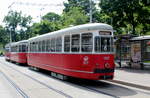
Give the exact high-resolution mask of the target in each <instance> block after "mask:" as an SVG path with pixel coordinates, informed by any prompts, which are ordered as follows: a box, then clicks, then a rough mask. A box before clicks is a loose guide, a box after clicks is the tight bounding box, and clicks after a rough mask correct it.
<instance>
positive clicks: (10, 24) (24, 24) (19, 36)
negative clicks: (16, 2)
mask: <svg viewBox="0 0 150 98" xmlns="http://www.w3.org/2000/svg"><path fill="white" fill-rule="evenodd" d="M31 19H32V18H31V16H23V15H22V13H21V12H16V11H9V12H8V14H7V16H5V18H4V22H5V24H6V27H5V28H6V29H7V31H8V32H11V34H12V41H18V40H23V39H27V35H26V30H27V28H29V24H30V23H31ZM18 28H20V30H18Z"/></svg>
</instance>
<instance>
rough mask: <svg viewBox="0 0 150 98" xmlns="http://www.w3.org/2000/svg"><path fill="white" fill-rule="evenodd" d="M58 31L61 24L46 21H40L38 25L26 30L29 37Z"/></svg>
mask: <svg viewBox="0 0 150 98" xmlns="http://www.w3.org/2000/svg"><path fill="white" fill-rule="evenodd" d="M59 29H61V24H60V23H59V22H50V21H48V20H42V21H41V22H40V23H34V24H33V25H32V26H31V27H30V29H29V30H28V33H29V34H30V37H33V36H36V35H41V34H45V33H48V32H53V31H56V30H59Z"/></svg>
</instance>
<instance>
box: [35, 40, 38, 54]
mask: <svg viewBox="0 0 150 98" xmlns="http://www.w3.org/2000/svg"><path fill="white" fill-rule="evenodd" d="M37 51H38V42H35V52H37Z"/></svg>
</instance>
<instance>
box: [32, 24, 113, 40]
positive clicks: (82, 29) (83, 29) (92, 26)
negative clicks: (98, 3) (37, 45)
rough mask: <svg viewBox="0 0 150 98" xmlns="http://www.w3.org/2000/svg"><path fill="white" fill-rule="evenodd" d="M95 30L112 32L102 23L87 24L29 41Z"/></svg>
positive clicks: (110, 27)
mask: <svg viewBox="0 0 150 98" xmlns="http://www.w3.org/2000/svg"><path fill="white" fill-rule="evenodd" d="M95 30H102V31H105V30H108V31H112V30H113V28H112V26H110V25H108V24H104V23H89V24H83V25H78V26H73V27H69V28H65V29H62V30H58V31H54V32H49V33H47V34H43V35H39V36H36V37H33V38H30V39H29V41H32V40H42V39H43V38H44V39H48V38H50V37H55V36H62V35H65V34H77V33H80V32H83V33H84V32H85V33H87V32H88V31H95Z"/></svg>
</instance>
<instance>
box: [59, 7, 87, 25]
mask: <svg viewBox="0 0 150 98" xmlns="http://www.w3.org/2000/svg"><path fill="white" fill-rule="evenodd" d="M87 21H88V17H87V16H86V15H85V12H84V11H83V10H82V8H79V7H72V8H70V10H69V11H68V12H64V13H63V15H62V18H61V23H62V26H63V28H64V27H69V26H70V25H79V24H85V23H87Z"/></svg>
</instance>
